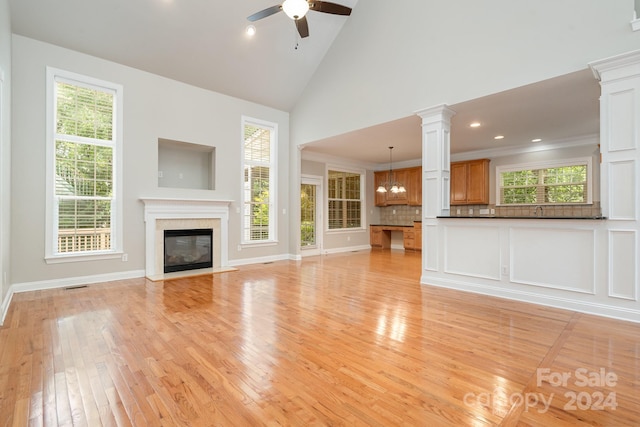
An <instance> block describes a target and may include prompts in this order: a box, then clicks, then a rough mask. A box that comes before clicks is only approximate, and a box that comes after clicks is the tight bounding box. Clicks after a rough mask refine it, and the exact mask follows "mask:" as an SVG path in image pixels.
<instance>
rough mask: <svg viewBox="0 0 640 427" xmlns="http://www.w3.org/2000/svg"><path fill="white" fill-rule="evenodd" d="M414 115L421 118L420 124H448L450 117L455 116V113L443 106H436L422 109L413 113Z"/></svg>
mask: <svg viewBox="0 0 640 427" xmlns="http://www.w3.org/2000/svg"><path fill="white" fill-rule="evenodd" d="M415 114H416V115H418V116H420V117H421V118H422V124H425V123H431V122H436V121H438V122H439V121H445V122H449V121H450V120H451V117H453V116H455V114H456V112H455V111H453V110H452V109H451V108H449V107H448V106H447V105H445V104H441V105H436V106H435V107H429V108H424V109H422V110H418V111H415Z"/></svg>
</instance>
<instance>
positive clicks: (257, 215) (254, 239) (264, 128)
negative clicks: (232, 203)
mask: <svg viewBox="0 0 640 427" xmlns="http://www.w3.org/2000/svg"><path fill="white" fill-rule="evenodd" d="M242 128H243V132H244V135H243V144H242V162H243V180H242V183H243V184H242V185H243V186H242V205H243V213H242V243H245V244H250V243H263V242H274V241H275V218H276V217H275V212H276V208H275V200H276V198H275V184H274V173H275V170H276V168H275V158H276V156H275V153H276V151H275V150H276V141H277V128H276V124H274V123H267V122H262V121H259V120H254V119H248V118H243V125H242Z"/></svg>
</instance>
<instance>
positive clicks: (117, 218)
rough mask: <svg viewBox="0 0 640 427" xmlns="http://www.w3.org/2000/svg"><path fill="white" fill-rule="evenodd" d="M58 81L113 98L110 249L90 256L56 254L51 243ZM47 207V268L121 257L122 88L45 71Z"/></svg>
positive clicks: (54, 218)
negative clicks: (97, 89) (112, 94)
mask: <svg viewBox="0 0 640 427" xmlns="http://www.w3.org/2000/svg"><path fill="white" fill-rule="evenodd" d="M56 79H57V80H59V81H69V82H71V83H73V84H74V85H78V86H85V87H95V86H99V87H103V88H105V89H108V90H110V91H114V92H115V94H116V96H115V99H116V104H115V114H114V116H115V123H114V130H115V132H114V133H113V138H114V140H115V141H114V143H115V150H116V158H115V164H114V165H113V180H114V183H113V189H114V199H113V205H112V221H111V228H112V231H111V241H112V249H111V250H109V251H95V252H94V251H92V252H75V253H64V254H57V253H56V250H55V245H56V239H54V234H55V230H56V229H57V212H58V210H57V206H55V202H54V200H55V197H54V196H55V160H54V154H55V148H54V147H55V133H56V124H55V121H54V115H55V93H56V91H55V88H56V86H55V83H56ZM46 91H47V94H46V115H47V119H46V126H47V130H46V156H47V160H46V188H47V189H46V206H45V215H46V221H45V231H46V233H45V256H44V258H45V261H46V263H47V264H57V263H65V262H78V261H95V260H103V259H114V258H120V257H121V256H122V254H123V253H124V250H123V208H122V204H123V203H122V200H123V183H122V181H123V180H122V164H123V153H122V140H123V128H122V127H123V126H122V123H123V105H124V103H123V87H122V85H119V84H116V83H111V82H107V81H104V80H100V79H96V78H93V77H87V76H84V75H81V74H77V73H73V72H70V71H65V70H60V69H57V68H53V67H47V86H46Z"/></svg>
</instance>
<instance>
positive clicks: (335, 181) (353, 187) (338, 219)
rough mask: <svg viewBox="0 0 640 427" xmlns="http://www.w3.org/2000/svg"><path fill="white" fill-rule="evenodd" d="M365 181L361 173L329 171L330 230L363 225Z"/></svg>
mask: <svg viewBox="0 0 640 427" xmlns="http://www.w3.org/2000/svg"><path fill="white" fill-rule="evenodd" d="M363 182H364V175H363V174H361V173H355V172H348V171H341V170H329V171H328V174H327V188H328V189H329V190H328V191H329V194H328V202H329V212H328V215H327V217H328V229H329V230H342V229H351V228H361V227H362V223H363V221H362V214H363V212H362V205H363V200H364V195H363V185H362V183H363Z"/></svg>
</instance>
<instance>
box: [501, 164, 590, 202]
mask: <svg viewBox="0 0 640 427" xmlns="http://www.w3.org/2000/svg"><path fill="white" fill-rule="evenodd" d="M585 163H586V165H587V201H586V202H584V203H569V204H570V205H591V204H593V158H592V157H575V158H570V159H564V160H563V159H560V160H548V161H542V162H530V163H518V164H514V165H502V166H496V172H495V185H496V187H495V188H496V193H495V194H496V206H536V205H546V206H560V205H562V203H534V204H531V203H509V204H504V203H502V200H501V198H500V174H501V173H503V172H517V171H521V170H528V169H531V170H536V169H546V168H557V167H562V166H579V165H584V164H585Z"/></svg>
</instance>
